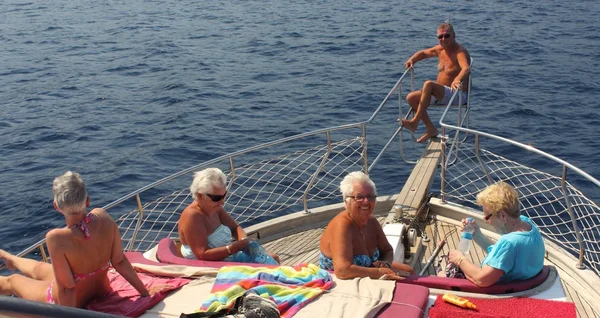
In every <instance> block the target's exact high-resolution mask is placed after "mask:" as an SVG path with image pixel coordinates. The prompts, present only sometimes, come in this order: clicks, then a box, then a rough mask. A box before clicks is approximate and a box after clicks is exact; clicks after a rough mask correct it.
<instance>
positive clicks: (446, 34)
mask: <svg viewBox="0 0 600 318" xmlns="http://www.w3.org/2000/svg"><path fill="white" fill-rule="evenodd" d="M451 37H452V34H450V33H442V34H438V36H437V38H438V39H439V40H441V39H449V38H451Z"/></svg>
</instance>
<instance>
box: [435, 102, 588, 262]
mask: <svg viewBox="0 0 600 318" xmlns="http://www.w3.org/2000/svg"><path fill="white" fill-rule="evenodd" d="M449 108H450V107H449V106H447V107H446V109H445V110H444V113H443V114H442V117H441V118H440V125H441V126H442V134H444V131H445V130H446V129H453V130H455V131H457V133H458V132H459V131H462V132H464V133H468V134H473V135H474V136H475V138H476V139H475V140H476V144H475V147H476V149H479V139H480V138H479V137H480V136H484V137H487V138H490V139H493V140H497V141H501V142H504V143H508V144H510V145H513V146H516V147H518V148H521V149H524V150H527V151H530V152H533V153H535V154H538V155H540V156H542V157H545V158H547V159H549V160H551V161H553V162H555V163H557V164H560V165H561V166H562V170H563V172H562V176H561V177H560V179H561V183H562V189H563V193H564V199H565V202H566V206H567V212H568V215H569V217H570V219H571V220H570V221H571V224H572V226H573V231H574V232H575V239H576V240H577V244H578V245H579V255H578V263H577V268H579V269H583V268H584V266H583V260H584V255H585V251H586V250H585V245H584V243H583V239H582V235H581V230H580V229H579V226H578V225H577V220H576V219H575V216H574V214H573V212H572V209H571V204H570V201H569V193H568V192H567V191H566V174H567V168H569V169H571V170H572V171H574V172H575V173H577V174H578V175H580V176H582V177H583V178H585V179H586V180H587V181H589V182H591V183H593V184H595V185H596V186H598V187H600V181H599V180H598V179H596V178H594V177H593V176H591V175H590V174H588V173H587V172H585V171H583V170H581V169H580V168H578V167H576V166H575V165H573V164H570V163H568V162H567V161H565V160H563V159H560V158H558V157H556V156H554V155H551V154H549V153H547V152H545V151H542V150H539V149H537V148H535V147H533V146H531V145H526V144H523V143H521V142H517V141H514V140H511V139H508V138H504V137H500V136H497V135H494V134H490V133H485V132H482V131H478V130H475V129H470V128H464V127H458V126H455V125H451V124H447V123H444V119H445V118H446V114H447V113H448V110H449ZM452 146H453V147H457V145H456V143H455V144H453V145H452ZM444 152H445V151H444ZM450 152H451V151H450ZM443 160H445V161H444V162H442V183H441V200H442V202H445V201H446V198H445V192H446V189H445V174H446V170H447V169H448V165H447V160H448V159H447V158H446V157H445V156H443ZM485 174H486V177H487V179H488V182H489V180H492V179H491V177H490V176H489V174H488V172H487V170H486V171H485Z"/></svg>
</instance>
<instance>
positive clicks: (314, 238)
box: [263, 216, 600, 318]
mask: <svg viewBox="0 0 600 318" xmlns="http://www.w3.org/2000/svg"><path fill="white" fill-rule="evenodd" d="M377 219H378V220H379V222H380V223H381V224H382V225H383V224H384V223H385V220H386V216H379V217H378V218H377ZM323 231H324V228H316V229H310V230H306V231H302V232H299V233H296V234H293V235H290V236H286V237H283V238H279V239H276V240H273V241H270V242H266V243H264V244H263V245H264V246H265V248H266V249H267V250H269V251H271V252H275V253H277V255H279V257H280V259H281V262H282V264H283V265H296V264H298V263H313V264H318V263H319V239H320V238H321V234H322V233H323ZM425 232H426V233H427V236H428V237H429V240H428V241H427V242H424V241H423V240H419V242H421V244H422V247H423V248H422V250H421V253H420V255H417V260H418V261H416V262H415V266H414V267H415V271H416V272H417V273H419V272H420V271H421V269H422V268H423V266H424V265H425V263H426V262H427V260H428V259H429V258H430V256H431V254H432V252H433V251H434V250H435V247H436V244H437V243H436V242H439V241H440V239H442V238H443V237H447V243H446V245H445V246H444V248H443V249H442V251H441V252H440V254H439V255H444V254H446V253H448V251H449V250H450V249H456V246H457V245H458V241H459V239H460V238H459V233H460V228H459V227H458V226H456V225H454V224H450V223H446V222H443V221H439V220H435V221H433V222H432V223H431V224H429V225H427V227H426V230H425ZM439 255H438V257H437V258H436V259H435V261H434V262H433V264H432V266H430V267H429V268H428V271H427V272H426V274H425V275H435V268H434V266H433V265H437V263H438V262H437V261H438V258H439ZM484 256H485V254H484V253H483V251H482V250H481V248H479V246H477V245H476V244H473V247H472V248H471V252H470V253H469V254H467V255H466V257H467V258H468V259H470V260H471V261H472V262H473V263H475V264H479V263H481V261H482V260H483V258H484ZM444 265H445V263H442V266H444ZM559 274H560V270H559ZM562 285H563V288H564V289H565V293H566V294H567V299H568V300H569V301H572V302H573V303H575V306H576V307H577V317H580V318H587V317H599V318H600V315H598V314H597V313H595V312H594V311H593V309H592V307H591V306H590V305H589V304H588V302H587V301H586V300H584V299H583V298H582V297H580V295H579V293H578V292H577V290H576V289H575V288H574V287H572V286H570V285H569V284H567V283H566V282H564V281H562Z"/></svg>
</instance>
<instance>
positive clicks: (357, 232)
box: [319, 171, 415, 279]
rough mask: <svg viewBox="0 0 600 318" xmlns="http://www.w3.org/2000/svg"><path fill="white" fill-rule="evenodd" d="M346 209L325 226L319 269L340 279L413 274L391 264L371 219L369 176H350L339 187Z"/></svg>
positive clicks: (373, 196)
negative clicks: (331, 271)
mask: <svg viewBox="0 0 600 318" xmlns="http://www.w3.org/2000/svg"><path fill="white" fill-rule="evenodd" d="M340 191H341V192H342V197H343V200H344V204H345V207H346V209H345V210H344V211H342V212H340V213H339V214H338V215H337V216H336V217H334V218H333V219H332V220H331V221H330V222H329V224H328V225H327V227H326V229H325V232H323V236H321V242H320V244H319V248H320V250H321V255H320V259H319V263H320V266H321V268H323V269H328V270H333V271H334V272H335V275H336V276H337V277H338V278H340V279H352V278H355V277H371V278H374V279H378V278H382V277H383V278H389V279H401V277H400V275H399V272H400V271H403V272H408V273H410V274H414V273H415V271H414V269H413V268H412V267H410V266H409V265H407V264H402V263H396V262H393V259H394V250H393V248H392V246H391V245H390V243H389V242H388V241H387V238H386V237H385V234H384V233H383V228H382V227H381V224H379V222H378V221H377V219H376V218H375V217H374V216H373V210H374V209H375V201H376V200H377V189H376V188H375V184H374V183H373V181H371V179H370V178H369V176H367V175H366V174H364V173H363V172H360V171H355V172H351V173H349V174H348V175H347V176H346V177H345V178H344V179H343V180H342V182H341V183H340Z"/></svg>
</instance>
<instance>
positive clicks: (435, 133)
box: [417, 129, 439, 143]
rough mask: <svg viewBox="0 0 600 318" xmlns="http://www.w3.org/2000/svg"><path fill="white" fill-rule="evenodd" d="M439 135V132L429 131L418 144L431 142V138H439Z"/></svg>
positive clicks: (420, 138) (418, 140)
mask: <svg viewBox="0 0 600 318" xmlns="http://www.w3.org/2000/svg"><path fill="white" fill-rule="evenodd" d="M438 134H439V132H438V130H437V129H436V130H432V131H429V130H428V131H427V132H426V133H425V134H424V135H423V136H421V137H419V139H417V142H418V143H424V142H426V141H427V140H429V138H433V137H435V136H437V135H438Z"/></svg>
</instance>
